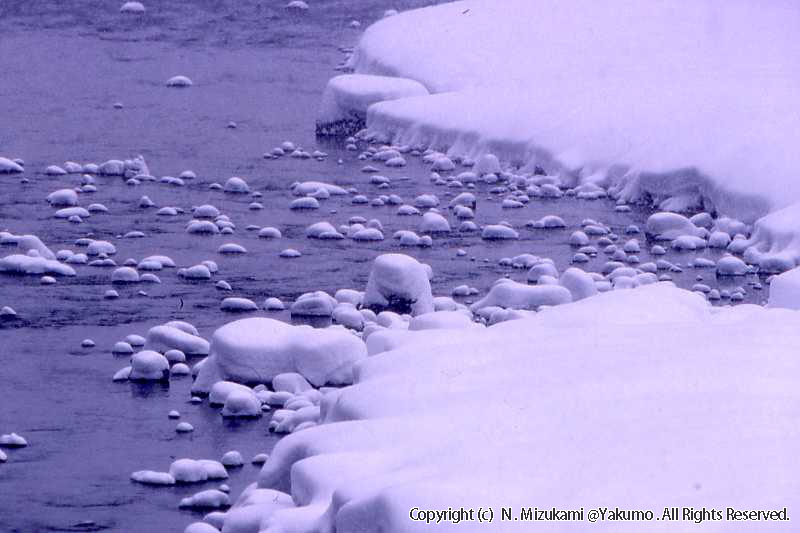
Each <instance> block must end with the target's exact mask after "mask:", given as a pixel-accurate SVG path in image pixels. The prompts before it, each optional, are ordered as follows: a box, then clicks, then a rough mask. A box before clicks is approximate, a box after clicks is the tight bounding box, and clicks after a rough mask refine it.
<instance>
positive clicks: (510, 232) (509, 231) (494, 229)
mask: <svg viewBox="0 0 800 533" xmlns="http://www.w3.org/2000/svg"><path fill="white" fill-rule="evenodd" d="M481 238H482V239H484V240H502V239H519V233H517V232H516V231H515V230H514V229H513V228H509V227H508V226H503V225H502V224H490V225H488V226H486V227H484V228H483V231H482V232H481Z"/></svg>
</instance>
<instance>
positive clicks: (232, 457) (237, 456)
mask: <svg viewBox="0 0 800 533" xmlns="http://www.w3.org/2000/svg"><path fill="white" fill-rule="evenodd" d="M221 462H222V464H223V465H225V466H227V467H231V466H242V465H243V464H244V459H243V458H242V454H241V453H239V452H237V451H236V450H231V451H229V452H227V453H225V455H223V456H222V461H221Z"/></svg>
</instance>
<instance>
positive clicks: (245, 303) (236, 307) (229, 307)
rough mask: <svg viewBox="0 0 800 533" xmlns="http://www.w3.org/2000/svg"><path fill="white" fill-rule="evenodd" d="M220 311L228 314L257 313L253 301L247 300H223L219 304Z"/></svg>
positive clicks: (256, 307)
mask: <svg viewBox="0 0 800 533" xmlns="http://www.w3.org/2000/svg"><path fill="white" fill-rule="evenodd" d="M220 309H221V310H223V311H229V312H246V311H258V306H257V305H256V304H255V302H254V301H253V300H249V299H247V298H233V297H231V298H225V299H224V300H222V304H220Z"/></svg>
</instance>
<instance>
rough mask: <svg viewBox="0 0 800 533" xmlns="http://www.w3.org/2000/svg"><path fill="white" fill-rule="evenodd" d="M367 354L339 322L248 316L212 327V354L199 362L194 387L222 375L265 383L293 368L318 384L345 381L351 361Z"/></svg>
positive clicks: (348, 378)
mask: <svg viewBox="0 0 800 533" xmlns="http://www.w3.org/2000/svg"><path fill="white" fill-rule="evenodd" d="M365 356H366V347H365V346H364V343H363V342H362V341H361V340H360V339H358V338H357V337H355V336H353V335H352V334H350V333H348V332H347V331H346V330H344V329H341V328H326V329H314V328H311V327H309V326H291V325H288V324H285V323H283V322H279V321H277V320H272V319H269V318H260V317H259V318H246V319H243V320H237V321H235V322H230V323H228V324H226V325H225V326H223V327H221V328H219V329H218V330H217V331H215V332H214V335H213V337H212V340H211V354H210V356H209V357H208V358H207V359H205V360H204V361H202V362H201V363H199V371H198V374H197V379H196V381H195V383H194V385H193V389H192V390H194V391H197V392H208V391H209V390H210V388H211V386H212V385H213V384H214V383H215V382H217V381H219V380H222V379H228V380H232V381H237V382H241V383H265V382H266V383H269V382H270V381H271V380H272V378H274V377H275V376H277V375H278V374H283V373H286V372H297V373H299V374H301V375H303V377H305V378H306V379H307V380H308V381H309V382H310V383H312V384H313V385H316V386H321V385H325V384H327V383H330V384H344V383H349V382H351V381H352V379H353V374H352V367H353V364H354V363H355V362H357V361H358V360H360V359H362V358H363V357H365Z"/></svg>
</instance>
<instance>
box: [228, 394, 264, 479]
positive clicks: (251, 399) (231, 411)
mask: <svg viewBox="0 0 800 533" xmlns="http://www.w3.org/2000/svg"><path fill="white" fill-rule="evenodd" d="M222 416H224V417H226V418H256V417H260V416H261V402H260V401H259V399H258V398H257V397H256V395H255V393H254V392H253V391H251V390H250V389H247V390H245V389H244V388H243V389H236V390H234V391H232V392H231V393H230V394H228V397H227V398H225V405H224V406H223V407H222ZM226 456H227V454H226ZM239 459H240V460H241V456H239ZM222 463H223V464H225V465H226V466H228V464H227V463H226V462H225V457H223V458H222ZM239 464H241V462H240V463H239ZM237 466H238V465H237Z"/></svg>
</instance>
